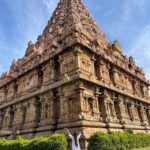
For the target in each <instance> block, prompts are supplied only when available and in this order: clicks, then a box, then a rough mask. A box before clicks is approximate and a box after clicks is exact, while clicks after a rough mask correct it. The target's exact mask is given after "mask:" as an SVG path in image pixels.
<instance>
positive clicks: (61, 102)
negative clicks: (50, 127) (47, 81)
mask: <svg viewBox="0 0 150 150" xmlns="http://www.w3.org/2000/svg"><path fill="white" fill-rule="evenodd" d="M57 90H58V97H59V98H58V99H57V107H58V108H59V112H57V115H58V118H59V120H58V121H59V122H64V121H65V119H66V115H67V106H66V98H65V95H64V93H63V91H62V88H58V89H57Z"/></svg>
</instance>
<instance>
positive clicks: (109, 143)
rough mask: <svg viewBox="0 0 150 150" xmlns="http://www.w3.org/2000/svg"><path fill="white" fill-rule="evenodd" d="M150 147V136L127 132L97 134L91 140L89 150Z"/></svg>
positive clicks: (123, 149) (121, 149)
mask: <svg viewBox="0 0 150 150" xmlns="http://www.w3.org/2000/svg"><path fill="white" fill-rule="evenodd" d="M148 146H150V134H143V133H137V134H133V132H132V131H129V130H128V131H125V132H109V133H101V132H97V133H95V134H93V135H92V136H91V137H90V139H89V144H88V150H130V149H133V148H141V147H148Z"/></svg>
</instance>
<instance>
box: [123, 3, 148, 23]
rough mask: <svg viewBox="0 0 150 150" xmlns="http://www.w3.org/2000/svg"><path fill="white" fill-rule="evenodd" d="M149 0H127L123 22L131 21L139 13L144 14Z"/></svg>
mask: <svg viewBox="0 0 150 150" xmlns="http://www.w3.org/2000/svg"><path fill="white" fill-rule="evenodd" d="M147 2H148V0H125V5H124V12H123V17H122V18H123V20H124V21H129V20H130V19H131V18H132V17H133V15H134V14H136V13H137V12H138V13H139V12H140V13H144V12H145V10H146V6H147Z"/></svg>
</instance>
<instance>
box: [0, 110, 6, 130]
mask: <svg viewBox="0 0 150 150" xmlns="http://www.w3.org/2000/svg"><path fill="white" fill-rule="evenodd" d="M4 115H5V112H4V111H3V110H1V111H0V130H1V129H2V127H3V122H4Z"/></svg>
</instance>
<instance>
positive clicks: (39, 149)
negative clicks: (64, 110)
mask: <svg viewBox="0 0 150 150" xmlns="http://www.w3.org/2000/svg"><path fill="white" fill-rule="evenodd" d="M66 147H67V140H66V138H65V136H64V135H61V134H52V135H50V136H49V137H36V138H34V139H32V140H27V139H24V138H21V137H18V138H17V139H16V140H6V139H1V140H0V150H66Z"/></svg>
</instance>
